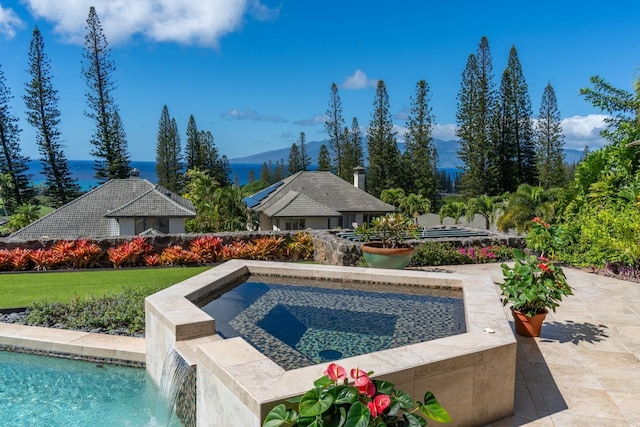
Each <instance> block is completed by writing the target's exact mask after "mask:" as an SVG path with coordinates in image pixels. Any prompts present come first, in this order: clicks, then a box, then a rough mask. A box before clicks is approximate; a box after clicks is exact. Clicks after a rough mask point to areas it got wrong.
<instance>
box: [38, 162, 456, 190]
mask: <svg viewBox="0 0 640 427" xmlns="http://www.w3.org/2000/svg"><path fill="white" fill-rule="evenodd" d="M229 166H230V168H231V176H230V177H229V179H230V180H231V182H235V177H236V175H237V177H238V184H239V185H245V184H247V183H248V182H249V171H250V170H253V173H254V176H255V178H256V179H259V178H260V172H261V170H262V166H263V164H262V163H234V162H231V163H230V164H229ZM131 167H132V168H136V169H138V170H139V171H140V178H143V179H146V180H149V181H151V182H153V183H156V182H157V181H158V177H157V175H156V162H151V161H132V162H131ZM315 168H317V166H312V169H315ZM69 169H71V173H72V175H73V177H74V178H76V179H77V180H78V184H79V185H80V187H81V188H82V190H83V191H88V190H91V189H92V188H95V187H97V185H98V183H97V181H96V179H95V177H94V173H95V171H94V169H93V160H69ZM439 170H440V171H442V170H444V171H446V172H447V173H448V174H450V175H452V176H455V174H456V172H459V170H457V169H455V168H439ZM29 174H31V180H32V182H33V183H34V185H36V186H38V185H42V184H43V183H44V181H45V177H44V175H42V166H41V164H40V161H39V160H30V162H29Z"/></svg>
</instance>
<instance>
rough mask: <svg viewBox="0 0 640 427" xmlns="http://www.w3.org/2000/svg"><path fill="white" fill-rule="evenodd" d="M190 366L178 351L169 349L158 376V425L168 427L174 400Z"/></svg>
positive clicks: (174, 403) (174, 404)
mask: <svg viewBox="0 0 640 427" xmlns="http://www.w3.org/2000/svg"><path fill="white" fill-rule="evenodd" d="M189 370H190V366H189V364H188V363H187V362H186V361H185V360H184V358H183V357H182V356H181V355H180V353H178V351H177V350H176V349H175V348H173V347H169V349H168V351H167V354H166V355H165V358H164V363H163V365H162V374H161V376H160V384H159V388H160V390H159V395H160V399H159V401H158V407H157V408H156V420H157V421H158V423H159V425H167V426H168V425H169V423H170V421H171V416H172V414H173V411H174V408H175V406H176V399H177V395H178V392H179V391H180V388H181V387H182V385H183V384H184V381H185V378H186V377H187V375H188V374H189Z"/></svg>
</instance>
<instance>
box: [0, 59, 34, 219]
mask: <svg viewBox="0 0 640 427" xmlns="http://www.w3.org/2000/svg"><path fill="white" fill-rule="evenodd" d="M5 83H6V82H5V77H4V72H3V71H2V67H1V66H0V176H4V177H5V178H6V183H5V184H4V185H2V188H1V189H0V190H1V191H0V198H1V199H2V203H3V208H4V209H5V212H6V210H9V211H10V212H13V211H15V209H16V208H17V207H18V206H20V205H26V204H34V205H35V204H36V198H35V190H34V189H33V186H31V185H30V184H29V181H30V179H31V175H29V174H28V173H27V172H28V170H29V158H28V157H25V156H23V155H22V154H21V149H20V132H21V129H20V128H19V127H18V124H17V123H18V118H17V117H15V116H14V115H13V114H11V111H10V110H9V101H10V100H11V99H12V98H13V96H11V93H10V91H9V87H7V86H6V84H5Z"/></svg>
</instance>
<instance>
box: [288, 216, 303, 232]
mask: <svg viewBox="0 0 640 427" xmlns="http://www.w3.org/2000/svg"><path fill="white" fill-rule="evenodd" d="M305 228H306V227H305V225H304V218H287V219H286V221H285V223H284V229H285V230H304V229H305Z"/></svg>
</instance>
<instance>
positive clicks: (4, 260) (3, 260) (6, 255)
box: [0, 249, 11, 270]
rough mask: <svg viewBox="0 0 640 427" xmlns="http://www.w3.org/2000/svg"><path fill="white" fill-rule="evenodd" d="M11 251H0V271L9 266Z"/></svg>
mask: <svg viewBox="0 0 640 427" xmlns="http://www.w3.org/2000/svg"><path fill="white" fill-rule="evenodd" d="M10 261H11V251H10V250H9V249H0V270H4V269H5V268H8V267H9V266H10V265H11V262H10Z"/></svg>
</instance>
